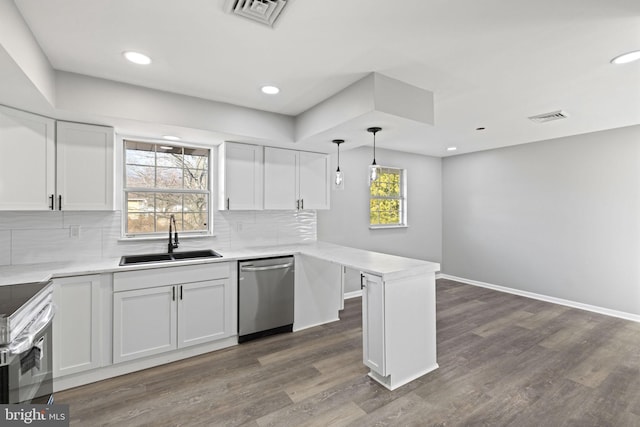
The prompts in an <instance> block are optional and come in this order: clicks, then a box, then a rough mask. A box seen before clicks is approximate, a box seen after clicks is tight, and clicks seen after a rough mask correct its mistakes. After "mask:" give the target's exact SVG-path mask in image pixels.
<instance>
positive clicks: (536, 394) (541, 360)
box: [56, 279, 640, 427]
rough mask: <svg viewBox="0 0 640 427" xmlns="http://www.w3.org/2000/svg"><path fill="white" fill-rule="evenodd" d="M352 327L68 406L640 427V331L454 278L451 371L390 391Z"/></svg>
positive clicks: (442, 314) (122, 414)
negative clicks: (371, 369) (368, 363)
mask: <svg viewBox="0 0 640 427" xmlns="http://www.w3.org/2000/svg"><path fill="white" fill-rule="evenodd" d="M360 315H361V307H360V300H359V299H351V300H347V301H346V303H345V310H344V311H343V312H342V313H341V320H340V321H339V322H334V323H331V324H328V325H323V326H319V327H316V328H312V329H308V330H305V331H301V332H297V333H293V334H285V335H279V336H275V337H270V338H266V339H262V340H258V341H254V342H250V343H246V344H243V345H240V346H236V347H233V348H229V349H225V350H222V351H218V352H214V353H209V354H206V355H202V356H198V357H193V358H190V359H187V360H183V361H180V362H175V363H171V364H168V365H164V366H160V367H156V368H153V369H148V370H145V371H141V372H136V373H133V374H129V375H124V376H122V377H118V378H113V379H110V380H106V381H102V382H99V383H95V384H90V385H87V386H83V387H78V388H76V389H72V390H67V391H64V392H59V393H57V394H56V402H57V403H68V404H69V405H70V412H71V425H78V426H101V425H113V426H142V425H149V426H236V425H246V426H295V427H298V426H339V425H340V426H342V425H353V426H580V427H587V426H640V324H638V323H635V322H630V321H625V320H621V319H616V318H612V317H607V316H603V315H598V314H594V313H590V312H587V311H581V310H576V309H571V308H567V307H563V306H558V305H554V304H550V303H545V302H542V301H537V300H532V299H528V298H523V297H519V296H514V295H510V294H505V293H500V292H495V291H492V290H488V289H483V288H478V287H473V286H468V285H464V284H460V283H456V282H453V281H449V280H443V279H440V280H438V284H437V319H438V321H437V329H438V363H439V365H440V368H439V369H437V370H436V371H434V372H432V373H430V374H428V375H425V376H424V377H422V378H420V379H418V380H416V381H413V382H412V383H410V384H408V385H406V386H404V387H401V388H399V389H397V390H396V391H393V392H390V391H388V390H386V389H385V388H383V387H382V386H380V385H378V384H377V383H375V382H374V381H373V380H371V379H369V378H368V377H367V375H366V374H367V372H368V370H367V369H366V368H365V367H364V365H363V364H362V360H361V358H362V341H361V340H362V330H361V319H360Z"/></svg>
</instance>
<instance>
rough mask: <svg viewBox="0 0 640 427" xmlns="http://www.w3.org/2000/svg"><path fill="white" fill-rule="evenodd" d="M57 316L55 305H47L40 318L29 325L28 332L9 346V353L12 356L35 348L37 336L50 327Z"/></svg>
mask: <svg viewBox="0 0 640 427" xmlns="http://www.w3.org/2000/svg"><path fill="white" fill-rule="evenodd" d="M55 314H56V307H55V305H54V304H53V303H49V304H47V306H46V307H45V308H44V309H43V310H42V311H41V312H40V314H39V315H38V318H37V319H36V320H34V321H33V323H31V325H29V327H28V328H27V330H26V331H24V332H23V333H22V334H20V336H18V338H16V339H15V340H14V341H13V342H11V343H10V344H9V345H8V348H9V351H10V352H11V353H12V354H20V353H24V352H25V351H27V350H29V349H30V348H31V347H33V342H34V340H35V338H36V336H37V335H38V334H39V333H40V332H42V330H43V329H44V328H46V327H47V326H48V325H49V323H50V322H51V320H53V316H55Z"/></svg>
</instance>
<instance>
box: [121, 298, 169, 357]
mask: <svg viewBox="0 0 640 427" xmlns="http://www.w3.org/2000/svg"><path fill="white" fill-rule="evenodd" d="M175 292H176V291H175V286H162V287H158V288H149V289H140V290H135V291H126V292H115V293H114V294H113V362H114V363H118V362H123V361H125V360H132V359H137V358H140V357H145V356H151V355H154V354H158V353H163V352H165V351H169V350H173V349H175V348H176V343H177V335H178V334H177V324H176V318H177V312H178V310H177V305H176V303H175Z"/></svg>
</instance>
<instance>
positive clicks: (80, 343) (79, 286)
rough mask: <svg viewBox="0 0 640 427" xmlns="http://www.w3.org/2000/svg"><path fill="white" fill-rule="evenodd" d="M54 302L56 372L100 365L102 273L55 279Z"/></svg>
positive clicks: (86, 368) (63, 372) (80, 370)
mask: <svg viewBox="0 0 640 427" xmlns="http://www.w3.org/2000/svg"><path fill="white" fill-rule="evenodd" d="M53 301H54V302H55V304H56V307H57V312H56V315H55V317H54V318H53V341H54V344H53V351H54V355H53V375H54V376H55V377H61V376H63V375H68V374H74V373H76V372H82V371H86V370H89V369H94V368H98V367H100V366H101V358H100V276H99V275H92V276H78V277H67V278H61V279H55V280H54V290H53Z"/></svg>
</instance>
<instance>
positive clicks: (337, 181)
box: [332, 139, 344, 187]
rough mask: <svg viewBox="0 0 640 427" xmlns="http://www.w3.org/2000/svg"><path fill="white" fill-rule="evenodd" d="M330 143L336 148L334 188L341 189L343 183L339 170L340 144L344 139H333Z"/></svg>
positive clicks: (342, 176)
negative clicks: (336, 165) (336, 164)
mask: <svg viewBox="0 0 640 427" xmlns="http://www.w3.org/2000/svg"><path fill="white" fill-rule="evenodd" d="M332 142H333V143H334V144H336V145H337V146H338V168H337V169H336V179H335V183H336V187H341V186H342V184H343V182H344V175H343V174H342V171H341V170H340V144H344V139H334V140H333V141H332Z"/></svg>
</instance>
